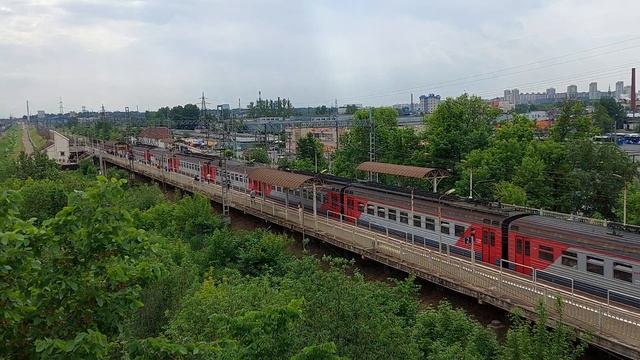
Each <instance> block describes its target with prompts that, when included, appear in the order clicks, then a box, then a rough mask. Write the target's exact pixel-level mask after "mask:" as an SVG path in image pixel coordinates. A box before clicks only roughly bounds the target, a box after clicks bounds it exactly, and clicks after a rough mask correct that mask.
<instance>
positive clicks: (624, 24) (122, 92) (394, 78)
mask: <svg viewBox="0 0 640 360" xmlns="http://www.w3.org/2000/svg"><path fill="white" fill-rule="evenodd" d="M427 10H428V11H427ZM639 11H640V4H637V3H635V2H632V1H613V2H609V3H607V4H602V3H600V2H595V1H586V2H584V1H583V2H578V1H573V0H571V1H533V2H528V3H526V4H512V3H509V2H506V1H489V2H488V3H486V4H483V5H482V6H479V5H468V4H466V3H463V2H461V1H452V2H448V3H446V4H429V6H428V7H425V5H424V4H423V3H421V2H418V1H407V2H403V3H401V4H387V3H385V2H376V1H374V2H364V1H356V2H352V3H349V4H347V5H344V4H341V3H338V2H336V1H329V2H326V3H323V4H305V3H294V2H287V1H270V2H263V3H259V4H256V3H254V4H235V3H224V2H215V3H208V2H204V1H198V0H188V1H181V2H179V3H174V2H164V1H153V2H151V1H133V2H127V3H114V2H109V1H62V0H31V1H17V0H8V1H5V2H3V4H2V5H0V20H2V21H1V22H0V49H2V53H3V56H2V57H1V58H0V69H1V71H0V83H2V84H3V86H2V87H0V118H1V117H8V116H9V114H10V113H12V114H14V115H21V114H24V113H25V112H26V108H25V107H26V106H25V101H26V100H30V103H31V105H32V107H31V112H32V113H35V111H37V110H45V111H47V112H49V113H55V112H58V107H59V98H60V97H62V100H63V102H64V105H65V109H68V110H74V111H79V110H81V108H82V106H86V108H87V109H90V110H99V108H100V106H101V105H102V104H104V105H105V108H107V109H109V110H123V109H124V108H125V107H129V108H130V109H135V108H136V106H137V107H139V109H140V110H141V111H143V110H147V109H150V110H155V109H157V108H158V107H160V106H166V105H176V104H184V103H196V104H197V103H198V95H199V94H200V93H201V92H202V91H205V94H206V95H207V96H208V97H209V102H210V103H211V104H212V105H214V106H215V105H216V104H221V103H228V104H232V106H237V103H238V99H240V101H241V103H242V106H243V107H246V105H247V104H248V103H249V102H250V101H253V100H255V99H256V98H257V97H258V91H262V94H263V98H276V97H278V96H281V97H289V98H291V100H292V102H293V103H294V105H295V106H298V107H305V106H317V105H322V104H326V105H331V104H333V103H334V101H335V100H336V99H337V101H338V103H339V105H344V104H348V103H362V104H365V105H391V104H395V103H408V102H409V97H410V94H411V93H413V94H414V97H415V98H416V99H417V98H418V97H419V96H420V95H423V94H424V95H426V94H429V93H434V94H439V95H441V96H442V97H443V98H446V97H450V96H456V95H459V94H461V93H463V92H468V93H470V94H476V95H479V96H482V97H483V98H487V99H490V98H493V97H499V96H501V95H502V91H503V89H511V88H518V89H521V91H523V92H530V91H535V92H537V91H544V90H545V89H546V88H549V87H554V88H556V89H557V90H558V92H561V91H564V89H566V86H567V85H568V84H576V85H578V88H579V89H587V88H588V84H589V83H590V82H592V81H595V82H598V86H599V90H600V91H606V90H607V88H608V86H609V85H610V86H611V88H612V89H615V86H616V85H615V83H616V82H617V81H619V80H622V81H624V82H625V84H629V82H630V78H629V69H630V68H631V67H632V66H636V67H640V63H636V62H635V61H636V59H640V37H635V38H634V37H633V36H632V33H631V32H630V31H629V27H630V26H631V24H632V20H633V19H634V17H633V14H637V13H638V12H639ZM568 13H572V14H573V16H571V17H568V16H566V14H568ZM363 24H364V25H363ZM366 25H371V26H366ZM567 28H570V29H572V30H573V31H564V30H566V29H567Z"/></svg>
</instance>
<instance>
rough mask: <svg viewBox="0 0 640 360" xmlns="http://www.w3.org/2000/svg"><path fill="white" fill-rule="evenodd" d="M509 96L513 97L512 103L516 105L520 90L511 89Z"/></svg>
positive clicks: (518, 101) (518, 100)
mask: <svg viewBox="0 0 640 360" xmlns="http://www.w3.org/2000/svg"><path fill="white" fill-rule="evenodd" d="M511 97H512V98H513V101H512V102H513V105H518V104H519V103H520V90H518V89H511Z"/></svg>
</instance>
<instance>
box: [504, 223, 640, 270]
mask: <svg viewBox="0 0 640 360" xmlns="http://www.w3.org/2000/svg"><path fill="white" fill-rule="evenodd" d="M511 230H512V231H517V232H518V233H520V234H523V235H529V236H535V237H538V238H543V239H548V240H552V241H559V242H563V243H567V244H572V245H576V246H578V247H585V248H589V249H594V250H600V251H604V252H609V253H613V254H616V255H619V256H623V257H628V258H632V259H635V260H640V235H639V234H637V233H634V232H630V231H624V230H616V229H614V228H609V227H604V226H598V225H592V224H587V223H582V222H577V221H570V220H564V219H556V218H551V217H544V216H540V215H529V216H524V217H522V218H519V219H516V220H514V221H513V222H512V223H511Z"/></svg>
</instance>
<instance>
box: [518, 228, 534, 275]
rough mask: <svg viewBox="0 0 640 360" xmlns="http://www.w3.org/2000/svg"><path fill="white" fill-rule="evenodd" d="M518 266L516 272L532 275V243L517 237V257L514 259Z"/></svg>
mask: <svg viewBox="0 0 640 360" xmlns="http://www.w3.org/2000/svg"><path fill="white" fill-rule="evenodd" d="M514 262H515V263H516V264H521V265H525V266H519V265H516V267H515V270H516V271H518V272H521V273H524V274H531V268H529V267H527V266H531V241H529V240H527V239H526V238H523V237H522V236H516V256H515V258H514Z"/></svg>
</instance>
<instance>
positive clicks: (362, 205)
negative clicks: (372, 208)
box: [358, 202, 364, 213]
mask: <svg viewBox="0 0 640 360" xmlns="http://www.w3.org/2000/svg"><path fill="white" fill-rule="evenodd" d="M358 211H359V212H361V213H363V212H364V203H361V202H359V203H358Z"/></svg>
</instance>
